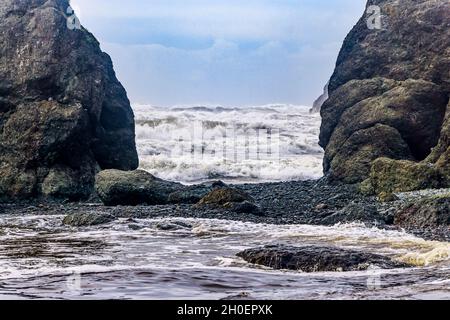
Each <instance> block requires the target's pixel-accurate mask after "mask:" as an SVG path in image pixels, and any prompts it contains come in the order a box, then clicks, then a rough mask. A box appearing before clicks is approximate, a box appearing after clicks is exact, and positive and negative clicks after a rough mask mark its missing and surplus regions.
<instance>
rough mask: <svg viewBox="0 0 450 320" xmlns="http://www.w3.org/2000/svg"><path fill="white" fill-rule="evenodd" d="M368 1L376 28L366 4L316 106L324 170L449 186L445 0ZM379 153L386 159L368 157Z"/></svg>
mask: <svg viewBox="0 0 450 320" xmlns="http://www.w3.org/2000/svg"><path fill="white" fill-rule="evenodd" d="M371 5H376V6H379V8H380V9H381V26H380V27H381V28H377V27H376V28H369V26H368V24H367V20H368V19H369V18H370V16H371V15H372V14H373V12H369V13H367V14H364V16H363V17H362V18H361V19H360V21H359V22H358V23H357V25H356V26H355V27H354V28H353V30H352V31H351V32H350V33H349V35H348V36H347V38H346V39H345V41H344V44H343V47H342V49H341V52H340V54H339V57H338V60H337V64H336V69H335V71H334V74H333V75H332V77H331V80H330V83H329V94H330V97H329V99H328V100H327V101H326V102H325V103H324V105H323V106H322V111H321V114H322V117H323V123H322V128H321V134H320V144H321V145H322V146H323V147H324V148H325V160H324V170H325V172H326V173H327V174H328V175H329V176H330V177H331V178H332V179H335V180H340V181H344V182H346V183H358V182H362V181H364V180H366V179H367V178H369V175H370V180H368V181H366V182H365V184H366V187H367V185H368V184H369V185H370V184H372V183H374V186H373V187H374V188H376V189H377V190H376V191H377V192H389V191H392V190H385V188H384V187H386V188H387V189H395V190H397V191H407V190H403V188H402V186H403V185H404V186H405V187H406V188H407V189H408V190H410V189H417V188H423V187H425V188H426V187H442V186H447V185H449V182H448V181H445V179H444V178H443V177H447V178H448V177H449V176H450V139H449V137H450V103H449V94H450V2H449V1H448V0H417V1H395V0H369V1H368V6H371ZM381 157H385V158H390V159H392V161H382V162H377V163H376V165H372V164H373V162H374V161H375V160H376V159H378V158H381ZM395 160H406V161H407V162H405V161H395ZM416 165H417V167H416V168H415V166H416ZM423 168H427V169H426V170H425V171H426V173H424V174H420V173H419V171H421V170H422V169H423ZM386 173H389V174H386ZM403 174H405V176H404V177H400V175H403ZM425 176H426V177H425ZM424 178H425V179H426V181H424V180H423V179H424ZM381 180H383V181H381ZM407 180H408V181H407ZM418 180H420V181H418ZM380 181H381V182H380ZM404 182H406V183H405V184H404Z"/></svg>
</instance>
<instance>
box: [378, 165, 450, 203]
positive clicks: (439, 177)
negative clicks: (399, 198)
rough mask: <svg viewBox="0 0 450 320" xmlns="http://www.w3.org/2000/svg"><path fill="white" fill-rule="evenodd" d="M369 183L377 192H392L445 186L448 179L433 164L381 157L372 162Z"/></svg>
mask: <svg viewBox="0 0 450 320" xmlns="http://www.w3.org/2000/svg"><path fill="white" fill-rule="evenodd" d="M369 183H371V185H372V188H373V190H374V192H375V193H376V194H381V193H387V194H390V193H397V192H408V191H415V190H423V189H439V188H444V187H446V186H447V185H448V179H447V177H446V176H445V175H444V174H443V172H442V171H441V170H439V169H438V168H436V166H434V165H432V164H427V163H417V162H412V161H395V160H391V159H387V158H380V159H377V160H376V161H374V162H373V164H372V169H371V173H370V182H369Z"/></svg>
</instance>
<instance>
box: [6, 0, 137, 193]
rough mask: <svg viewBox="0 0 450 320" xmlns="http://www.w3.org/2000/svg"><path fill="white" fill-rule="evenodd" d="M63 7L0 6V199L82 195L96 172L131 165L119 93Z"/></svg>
mask: <svg viewBox="0 0 450 320" xmlns="http://www.w3.org/2000/svg"><path fill="white" fill-rule="evenodd" d="M68 7H69V3H68V1H67V0H2V1H1V2H0V197H9V198H27V197H37V196H48V197H60V198H69V199H79V198H84V197H87V196H88V195H89V194H90V193H91V191H92V189H93V185H94V176H95V173H96V172H97V171H98V170H99V169H110V168H117V169H122V170H130V169H135V168H136V167H137V166H138V157H137V153H136V147H135V142H134V138H135V133H134V115H133V112H132V109H131V107H130V103H129V100H128V98H127V95H126V92H125V90H124V88H123V87H122V85H121V84H120V83H119V81H118V80H117V78H116V76H115V73H114V70H113V65H112V62H111V59H110V58H109V56H108V55H107V54H105V53H103V52H102V51H101V50H100V47H99V43H98V42H97V40H96V39H95V38H94V36H93V35H92V34H90V33H89V32H88V31H87V30H85V29H84V28H73V27H72V25H71V24H70V23H68V16H67V14H68V13H70V11H68ZM69 22H73V21H70V20H69ZM74 26H75V27H76V25H74Z"/></svg>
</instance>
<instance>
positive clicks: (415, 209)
mask: <svg viewBox="0 0 450 320" xmlns="http://www.w3.org/2000/svg"><path fill="white" fill-rule="evenodd" d="M394 223H395V224H397V225H399V226H401V227H405V228H435V227H440V226H444V227H449V228H450V194H446V195H439V196H432V197H426V198H424V199H421V200H418V201H414V202H410V203H408V204H407V205H405V206H404V207H403V208H401V209H400V210H399V211H398V212H397V213H396V214H395V221H394ZM448 232H450V229H449V230H448Z"/></svg>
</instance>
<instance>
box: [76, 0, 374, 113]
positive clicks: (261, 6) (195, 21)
mask: <svg viewBox="0 0 450 320" xmlns="http://www.w3.org/2000/svg"><path fill="white" fill-rule="evenodd" d="M365 3H366V0H245V1H243V0H128V1H123V0H94V1H93V0H72V5H73V7H74V8H75V10H76V11H77V13H78V15H79V16H80V20H81V22H82V24H83V25H84V26H85V27H86V28H88V29H89V30H90V31H91V32H93V33H94V35H95V36H96V37H97V38H98V39H99V41H100V42H101V45H102V48H103V50H104V51H106V52H107V53H109V54H110V55H111V57H112V59H113V62H114V65H115V69H116V72H117V75H118V77H119V79H120V80H121V81H122V83H123V85H124V86H125V88H126V89H127V91H128V94H129V97H130V100H131V101H132V102H133V103H146V104H152V105H160V106H171V105H177V104H220V105H226V106H243V105H258V104H268V103H291V104H303V105H311V104H312V101H313V100H314V99H315V98H316V97H317V96H319V95H320V94H321V91H322V88H323V86H324V84H325V83H326V82H327V80H328V78H329V77H330V75H331V73H332V71H333V68H334V64H335V61H336V57H337V54H338V52H339V49H340V47H341V44H342V41H343V39H344V38H345V35H346V34H347V33H348V31H349V30H350V29H351V28H352V26H353V25H354V24H355V23H356V22H357V20H358V19H359V17H360V16H361V15H362V13H363V11H364V6H365Z"/></svg>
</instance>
